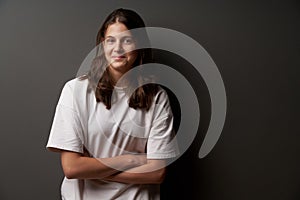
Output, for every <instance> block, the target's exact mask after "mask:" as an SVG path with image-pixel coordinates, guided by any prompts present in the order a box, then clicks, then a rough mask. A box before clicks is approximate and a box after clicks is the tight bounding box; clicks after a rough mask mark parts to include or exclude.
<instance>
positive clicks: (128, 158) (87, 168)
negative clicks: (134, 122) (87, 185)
mask: <svg viewBox="0 0 300 200" xmlns="http://www.w3.org/2000/svg"><path fill="white" fill-rule="evenodd" d="M61 163H62V168H63V171H64V174H65V176H66V177H67V178H69V179H103V178H104V177H107V176H110V175H112V174H115V173H118V172H120V171H124V170H127V169H130V168H133V167H137V166H140V165H143V164H145V163H146V156H144V155H121V156H116V157H111V158H99V159H98V158H97V159H96V158H91V157H86V156H84V155H83V154H80V153H76V152H71V151H61Z"/></svg>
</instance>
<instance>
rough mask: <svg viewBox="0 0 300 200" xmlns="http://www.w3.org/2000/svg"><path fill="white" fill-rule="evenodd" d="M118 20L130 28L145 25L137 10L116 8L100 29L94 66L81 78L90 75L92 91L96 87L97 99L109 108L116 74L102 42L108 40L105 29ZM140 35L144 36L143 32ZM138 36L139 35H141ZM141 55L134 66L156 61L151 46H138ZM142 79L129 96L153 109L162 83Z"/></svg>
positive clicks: (132, 103)
mask: <svg viewBox="0 0 300 200" xmlns="http://www.w3.org/2000/svg"><path fill="white" fill-rule="evenodd" d="M116 22H119V23H122V24H124V25H125V26H126V28H127V29H128V30H130V29H135V28H142V27H145V23H144V21H143V19H142V18H141V17H140V16H139V15H138V14H137V13H136V12H134V11H132V10H128V9H123V8H119V9H116V10H114V11H113V12H112V13H111V14H110V15H108V17H107V18H106V19H105V21H104V23H103V25H102V26H101V28H100V29H99V31H98V34H97V39H96V46H97V53H96V57H95V58H94V60H93V62H92V66H91V69H90V70H89V72H88V73H87V74H86V75H85V76H81V77H79V79H80V80H84V79H88V80H89V91H91V90H94V91H95V97H96V101H97V102H102V103H104V105H105V106H106V108H107V109H110V108H111V97H112V92H113V89H114V85H113V81H112V77H111V75H110V73H109V70H108V68H107V65H108V63H107V61H106V58H105V55H104V50H103V45H102V42H103V40H104V36H105V32H106V30H107V28H108V26H109V25H111V24H114V23H116ZM139 37H140V36H139ZM142 37H143V42H145V40H146V42H147V41H148V42H149V39H148V37H147V33H146V32H145V31H144V33H143V34H142ZM137 39H138V38H137ZM136 51H137V52H138V56H137V58H136V60H135V62H134V64H133V66H132V68H133V67H136V66H138V65H141V64H145V63H151V61H152V51H151V49H147V48H145V49H138V50H136ZM135 81H137V82H139V85H142V86H140V87H138V88H137V89H136V90H135V91H134V92H133V93H132V95H131V96H130V98H129V100H128V105H129V107H132V108H134V109H137V108H140V109H146V110H149V108H150V106H151V104H152V101H153V98H154V96H155V95H156V93H157V91H158V85H156V84H145V85H143V84H142V82H143V77H142V76H140V77H138V80H135Z"/></svg>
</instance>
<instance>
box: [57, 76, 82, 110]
mask: <svg viewBox="0 0 300 200" xmlns="http://www.w3.org/2000/svg"><path fill="white" fill-rule="evenodd" d="M87 88H88V79H84V80H81V79H79V78H73V79H71V80H68V81H66V82H65V83H64V86H63V88H62V91H61V95H60V99H59V102H58V103H59V104H63V105H66V104H67V105H69V106H71V105H73V103H74V101H76V100H80V99H81V98H83V97H84V96H86V94H87ZM72 107H73V106H72Z"/></svg>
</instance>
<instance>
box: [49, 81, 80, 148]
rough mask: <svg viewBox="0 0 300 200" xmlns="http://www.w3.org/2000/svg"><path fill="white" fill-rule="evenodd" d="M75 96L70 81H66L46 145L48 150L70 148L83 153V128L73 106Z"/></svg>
mask: <svg viewBox="0 0 300 200" xmlns="http://www.w3.org/2000/svg"><path fill="white" fill-rule="evenodd" d="M73 98H74V96H73V91H72V88H71V86H70V85H69V83H66V84H65V86H64V87H63V89H62V92H61V95H60V98H59V101H58V104H57V106H56V110H55V115H54V119H53V122H52V127H51V130H50V135H49V139H48V143H47V146H46V147H47V149H48V150H54V151H55V150H68V151H74V152H79V153H83V143H82V140H81V139H80V136H81V135H82V133H83V130H82V126H81V121H80V118H79V115H78V113H77V112H76V110H75V109H74V108H73ZM53 148H54V149H53Z"/></svg>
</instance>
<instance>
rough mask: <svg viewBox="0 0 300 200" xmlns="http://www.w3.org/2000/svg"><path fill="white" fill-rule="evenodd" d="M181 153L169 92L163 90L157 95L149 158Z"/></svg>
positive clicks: (148, 150)
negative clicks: (174, 126) (174, 127)
mask: <svg viewBox="0 0 300 200" xmlns="http://www.w3.org/2000/svg"><path fill="white" fill-rule="evenodd" d="M178 155H179V150H178V145H177V141H176V137H175V131H174V129H173V113H172V110H171V107H170V104H169V99H168V95H167V93H166V92H165V91H164V90H162V91H160V93H159V94H158V95H157V98H156V102H155V109H154V119H153V121H152V126H151V129H150V134H149V137H148V142H147V158H148V159H167V158H173V157H176V156H178Z"/></svg>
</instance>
